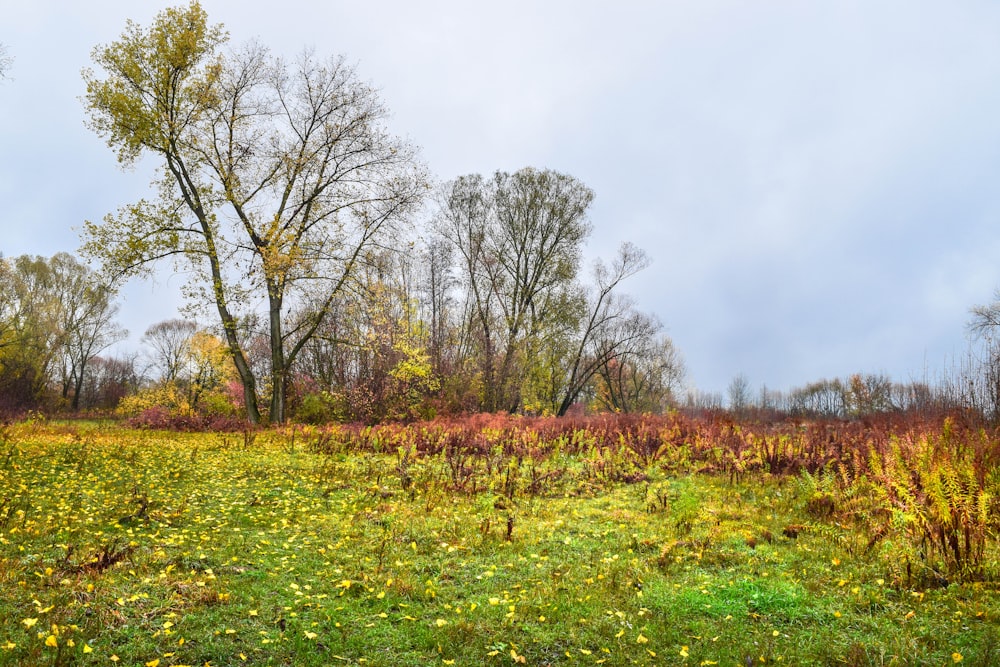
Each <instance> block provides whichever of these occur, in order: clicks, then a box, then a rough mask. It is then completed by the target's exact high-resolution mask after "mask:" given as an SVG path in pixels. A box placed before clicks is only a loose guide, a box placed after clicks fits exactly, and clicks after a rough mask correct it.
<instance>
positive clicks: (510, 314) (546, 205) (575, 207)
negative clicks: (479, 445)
mask: <svg viewBox="0 0 1000 667" xmlns="http://www.w3.org/2000/svg"><path fill="white" fill-rule="evenodd" d="M593 198H594V193H593V191H591V190H590V189H589V188H588V187H587V186H585V185H584V184H583V183H581V182H580V181H578V180H576V179H575V178H573V177H572V176H568V175H566V174H561V173H558V172H554V171H550V170H536V169H530V168H528V169H522V170H520V171H517V172H515V173H513V174H511V173H507V172H502V171H498V172H496V173H495V174H494V175H493V177H492V178H491V179H487V178H483V177H482V176H479V175H478V174H474V175H470V176H463V177H461V178H458V179H456V180H455V181H452V182H451V183H448V184H447V185H445V186H444V188H443V189H442V192H441V197H440V210H439V214H438V226H439V227H438V228H439V230H440V232H441V234H442V236H443V237H444V238H446V239H448V240H449V241H450V242H451V243H452V244H453V246H454V249H455V254H456V257H457V261H458V265H459V274H460V275H461V277H462V282H463V285H464V288H465V290H466V295H467V297H466V298H467V306H466V308H467V310H466V312H467V325H466V331H467V335H468V336H469V337H470V338H471V339H472V340H473V341H474V342H475V347H476V356H477V357H478V362H479V370H480V374H481V377H482V383H483V401H482V407H483V408H484V409H485V410H487V411H491V412H492V411H496V410H509V411H514V410H517V409H519V408H520V407H521V402H522V398H523V397H522V383H523V380H524V378H525V375H526V371H527V363H528V358H529V357H530V356H531V353H532V351H533V350H535V349H537V348H536V345H537V344H538V343H539V341H540V339H542V338H543V337H544V336H545V335H546V334H549V333H552V332H553V331H554V330H558V329H559V328H564V327H565V320H566V319H567V318H568V317H569V318H571V317H574V316H575V315H576V314H578V313H577V312H576V311H578V306H579V301H580V300H579V294H577V289H576V285H575V279H576V275H577V273H578V271H579V267H580V254H581V251H582V248H583V243H584V241H585V240H586V238H587V236H588V234H589V233H590V223H589V222H588V221H587V209H588V207H589V206H590V202H591V201H592V200H593Z"/></svg>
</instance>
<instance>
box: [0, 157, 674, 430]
mask: <svg viewBox="0 0 1000 667" xmlns="http://www.w3.org/2000/svg"><path fill="white" fill-rule="evenodd" d="M592 198H593V193H592V192H591V191H590V190H589V189H588V188H586V186H584V185H583V184H582V183H580V182H579V181H577V180H576V179H574V178H572V177H570V176H567V175H564V174H559V173H556V172H552V171H540V170H534V169H524V170H521V171H518V172H515V173H505V172H497V173H496V174H494V175H492V176H490V177H483V176H479V175H472V176H466V177H462V178H459V179H456V180H455V181H453V182H450V183H446V184H444V185H442V186H440V188H439V190H438V196H437V206H436V208H435V209H434V212H433V213H432V214H431V216H430V221H429V222H428V223H427V224H425V225H423V226H422V227H421V228H420V229H419V230H414V229H413V228H411V234H410V235H409V236H408V237H400V238H397V239H396V243H395V244H394V245H392V246H390V245H389V244H388V243H382V244H381V245H380V246H379V247H369V248H366V249H365V251H364V252H363V253H361V254H360V255H359V257H358V258H357V260H356V265H355V268H354V269H353V270H352V271H351V272H350V273H349V274H347V275H346V276H344V279H343V284H342V285H341V287H340V289H339V290H338V291H337V292H336V293H335V294H334V295H333V296H332V298H331V297H330V296H329V295H324V297H323V298H325V299H326V300H327V303H325V304H323V306H322V309H323V310H324V311H326V312H328V313H329V314H328V315H327V316H326V317H324V318H323V319H322V321H320V322H318V323H316V324H315V325H314V331H313V332H312V334H311V335H310V336H308V337H307V338H304V339H303V341H304V342H303V344H302V345H301V347H300V349H298V350H297V354H296V356H295V360H294V363H292V364H289V365H288V368H287V369H286V373H285V374H284V376H283V377H284V378H285V386H284V387H283V391H284V393H285V394H286V397H285V399H284V401H285V408H286V410H287V412H286V415H285V416H286V417H288V418H292V419H297V420H301V421H309V422H326V421H361V422H367V423H374V422H378V421H383V420H412V419H420V418H429V417H433V416H436V415H446V414H466V413H473V412H498V411H503V412H510V413H523V414H551V415H561V414H565V413H566V412H568V411H569V410H571V409H574V408H576V409H577V410H583V409H586V410H611V411H618V412H657V413H659V412H663V411H665V410H666V409H667V408H668V406H670V405H673V404H675V403H676V399H677V397H678V396H679V394H680V389H681V386H682V382H683V376H684V369H683V364H682V361H681V359H680V356H679V354H678V352H677V350H676V349H675V348H674V346H673V343H672V342H671V340H670V339H669V337H667V336H666V335H664V333H663V331H662V325H661V324H660V322H659V321H658V320H657V319H656V318H655V317H654V316H652V315H649V314H646V313H643V312H641V311H640V310H638V309H637V308H636V307H635V304H634V302H633V301H632V299H630V298H629V297H628V296H627V295H626V294H624V293H622V292H621V289H620V286H621V283H622V282H623V281H624V280H625V279H627V278H628V277H630V276H632V275H633V274H635V273H637V272H638V271H640V270H642V269H643V268H645V267H646V266H647V265H648V263H649V259H648V257H647V256H646V254H645V253H644V252H643V251H641V250H640V249H638V248H637V247H635V246H633V245H631V244H627V243H626V244H623V245H622V246H621V247H620V248H619V250H618V252H617V254H616V255H615V256H614V258H613V259H612V260H610V261H608V262H605V261H596V262H595V263H594V264H593V265H592V266H591V267H590V270H589V271H586V270H584V262H583V254H582V253H583V248H584V244H585V242H586V240H587V238H588V236H589V234H590V232H591V225H590V223H589V222H588V220H587V209H588V207H589V204H590V202H591V200H592ZM0 261H2V271H3V280H4V281H5V285H8V286H9V287H8V288H6V289H4V293H5V294H6V295H10V296H5V297H3V301H2V306H0V320H2V322H0V326H2V327H3V339H2V340H3V347H2V348H0V378H2V380H0V383H2V387H0V391H2V396H3V398H2V400H3V403H2V405H3V406H4V407H5V409H7V410H12V409H27V408H45V409H67V410H76V409H81V408H86V409H106V410H110V409H115V408H118V409H119V411H120V412H122V413H123V414H125V415H127V416H131V417H133V418H142V419H146V420H148V421H151V422H162V421H163V420H164V419H173V418H181V417H191V416H194V415H202V416H218V417H233V416H237V415H241V414H243V415H245V403H244V397H243V393H242V392H243V388H242V383H241V382H240V380H239V376H238V373H237V370H236V368H235V367H234V364H233V355H232V350H231V349H230V348H229V346H228V345H227V343H226V336H225V333H224V332H223V331H220V330H219V327H217V326H211V325H207V326H205V325H200V324H198V323H196V322H194V321H190V320H183V319H168V320H164V321H162V322H159V323H156V324H154V325H153V326H151V327H150V328H149V329H148V330H147V331H146V332H145V334H144V336H143V337H142V350H141V353H139V354H133V355H131V356H126V357H117V358H108V357H101V356H99V355H100V353H101V352H102V351H103V350H105V349H107V348H108V347H109V346H110V345H111V344H113V343H115V342H117V341H119V340H121V339H122V338H123V337H124V335H125V332H124V331H123V330H122V329H121V328H120V327H118V326H117V325H116V324H115V322H114V316H115V314H116V313H117V310H118V306H117V305H116V303H115V302H114V292H113V290H112V289H111V288H110V287H106V286H101V285H102V283H101V280H100V276H99V275H98V274H96V273H94V272H93V271H91V270H90V269H89V268H87V267H86V266H85V265H83V264H81V263H79V262H78V261H77V260H75V259H74V258H72V257H71V256H70V255H67V254H60V255H57V256H55V257H53V258H51V259H45V258H40V257H27V256H26V257H18V258H16V259H13V260H0ZM317 310H318V308H317V307H316V306H315V304H314V303H311V302H309V301H306V302H304V303H303V304H302V306H301V308H300V310H299V311H298V312H296V311H295V310H292V311H291V312H290V314H289V316H288V317H287V320H288V322H289V323H290V326H289V329H290V330H291V331H295V330H297V329H301V328H304V327H308V326H312V325H313V324H312V323H311V322H310V317H312V316H314V313H316V312H317ZM236 324H237V330H236V331H235V332H234V333H235V336H236V337H237V339H238V340H239V341H240V346H241V350H242V351H243V356H244V359H245V360H246V362H247V365H248V367H249V369H250V372H251V373H252V374H253V376H254V377H255V379H256V380H257V382H256V385H255V391H256V392H257V396H256V398H257V402H258V403H259V404H261V405H270V404H271V398H272V396H271V394H272V392H273V385H272V384H271V383H270V382H269V381H270V380H271V378H273V377H274V373H273V370H274V369H273V367H272V350H271V345H270V340H271V339H270V329H269V320H268V318H267V316H266V313H253V312H250V313H248V314H247V315H245V316H243V317H241V318H239V319H238V321H237V323H236ZM122 399H124V401H122ZM120 401H121V404H120V405H119V402H120ZM144 413H146V414H145V417H142V415H143V414H144ZM265 416H266V415H265Z"/></svg>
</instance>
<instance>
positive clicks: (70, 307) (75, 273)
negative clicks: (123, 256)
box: [49, 253, 128, 410]
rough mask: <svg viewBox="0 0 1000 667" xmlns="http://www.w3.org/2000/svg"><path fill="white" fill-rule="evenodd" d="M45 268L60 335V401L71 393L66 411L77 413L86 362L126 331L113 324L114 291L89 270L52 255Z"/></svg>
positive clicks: (64, 256)
mask: <svg viewBox="0 0 1000 667" xmlns="http://www.w3.org/2000/svg"><path fill="white" fill-rule="evenodd" d="M49 264H50V266H51V269H52V275H53V285H52V289H53V295H52V298H53V299H55V301H56V303H57V304H58V306H57V312H58V320H59V329H60V332H61V336H60V341H61V344H62V345H61V347H62V362H63V366H62V397H63V399H67V398H69V397H70V393H72V398H69V400H70V407H71V408H73V409H74V410H78V409H79V408H80V397H81V394H82V392H83V387H84V379H85V376H86V373H87V367H88V366H89V364H90V362H91V361H92V360H93V359H94V357H96V356H97V355H98V354H100V353H101V352H103V351H104V350H106V349H107V348H109V347H111V346H112V345H114V344H115V343H117V342H119V341H121V340H123V339H124V338H125V337H126V336H127V335H128V331H126V330H125V329H123V328H121V327H120V326H118V323H117V321H116V320H115V317H116V316H117V315H118V309H119V306H118V304H117V303H116V302H115V300H114V296H115V293H114V290H113V289H112V288H111V287H109V286H107V285H105V284H103V283H102V282H101V280H100V277H99V276H98V275H96V274H95V273H94V272H93V271H91V270H90V268H88V267H87V266H86V265H84V264H81V263H80V262H79V261H77V259H76V258H75V257H73V256H72V255H69V254H68V253H59V254H57V255H54V256H53V257H52V259H51V260H49Z"/></svg>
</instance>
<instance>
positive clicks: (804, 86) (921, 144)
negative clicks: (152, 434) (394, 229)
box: [0, 0, 1000, 393]
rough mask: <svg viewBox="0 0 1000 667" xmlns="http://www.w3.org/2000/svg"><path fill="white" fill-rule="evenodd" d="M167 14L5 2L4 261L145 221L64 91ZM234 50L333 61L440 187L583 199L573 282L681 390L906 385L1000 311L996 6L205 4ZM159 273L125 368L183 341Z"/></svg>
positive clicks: (132, 324) (650, 0)
mask: <svg viewBox="0 0 1000 667" xmlns="http://www.w3.org/2000/svg"><path fill="white" fill-rule="evenodd" d="M171 4H173V3H169V2H150V1H148V0H142V1H137V0H127V1H126V0H88V2H86V3H77V2H65V1H64V0H33V1H32V2H31V3H27V2H15V1H14V0H0V43H2V44H4V45H5V46H6V50H7V54H8V55H9V56H11V57H12V58H13V59H14V60H13V63H12V66H11V68H10V71H9V72H8V77H7V79H6V80H4V81H2V82H0V232H2V233H0V252H3V254H4V255H5V256H7V257H14V256H17V255H21V254H33V255H46V256H48V255H52V254H54V253H56V252H60V251H67V252H75V251H76V250H77V248H78V247H79V244H80V240H79V236H78V233H77V230H78V229H79V228H80V227H81V225H82V224H83V221H85V220H94V221H96V220H99V219H101V218H102V217H103V216H104V215H105V214H107V213H110V212H113V211H115V210H116V209H117V208H118V207H119V206H121V205H123V204H126V203H129V202H132V201H135V200H137V199H139V198H140V197H143V196H148V194H149V190H148V182H149V178H150V174H151V170H152V168H153V166H154V163H152V162H146V163H144V164H143V165H142V166H140V167H139V168H138V169H136V170H134V171H122V170H121V169H120V168H119V166H118V165H117V163H116V160H115V157H114V155H113V153H112V151H111V150H110V149H109V148H108V147H107V146H106V145H105V143H104V141H103V140H102V139H101V138H100V137H98V136H97V135H95V134H93V133H92V132H91V131H90V130H88V129H87V128H86V127H85V125H84V111H83V105H82V103H81V101H80V98H81V96H82V94H83V92H84V85H83V80H82V78H81V74H80V72H81V70H82V69H83V68H85V67H88V66H89V65H90V64H91V59H90V53H91V51H92V49H93V48H94V47H95V46H96V45H98V44H107V43H109V42H111V41H113V40H115V39H116V38H117V37H118V36H119V35H120V34H121V32H122V30H123V29H124V27H125V22H126V20H127V19H132V20H133V21H135V22H138V23H140V24H148V23H149V22H150V20H151V19H152V18H153V16H154V15H155V14H156V13H157V12H159V11H161V10H162V9H164V8H165V7H167V6H170V5H171ZM202 6H203V7H204V8H205V10H206V11H207V12H208V16H209V19H210V21H211V22H213V23H222V24H224V25H225V26H226V28H227V29H228V31H229V33H230V37H231V43H232V44H234V45H239V44H242V43H244V42H246V41H247V40H251V39H256V40H258V41H259V42H261V43H262V44H264V45H266V46H267V47H269V48H270V49H271V50H272V52H274V53H277V54H281V55H286V56H288V57H289V58H293V57H294V56H296V55H298V54H299V53H301V52H302V50H303V49H304V48H314V49H315V51H316V52H317V54H319V55H324V56H325V55H337V54H343V55H344V56H345V57H346V58H347V60H348V61H349V62H353V63H355V64H356V67H357V71H358V74H359V76H360V77H361V78H362V79H363V80H366V81H369V82H371V83H373V84H374V85H375V86H376V87H377V88H378V89H379V90H380V91H381V97H382V100H383V102H384V103H385V105H386V106H387V107H388V109H389V110H390V112H391V117H390V120H389V126H390V129H391V130H393V131H394V132H395V133H397V134H399V135H402V136H405V137H407V138H408V139H409V140H410V141H411V142H413V143H414V144H416V145H417V146H419V147H420V151H421V157H422V159H423V160H424V162H425V163H426V164H427V166H428V168H429V169H430V171H431V173H432V174H433V175H434V177H435V178H436V179H439V180H441V181H445V180H449V179H452V178H455V177H457V176H460V175H463V174H470V173H481V174H490V173H492V172H494V171H496V170H504V171H514V170H517V169H520V168H522V167H527V166H531V167H536V168H539V169H545V168H547V169H554V170H557V171H560V172H563V173H567V174H570V175H572V176H574V177H576V178H577V179H579V180H581V181H582V182H583V183H585V184H586V185H588V186H589V187H590V188H592V189H593V190H594V191H595V193H596V199H595V201H594V204H593V206H592V208H591V211H590V221H591V222H592V224H593V227H594V231H593V234H592V236H591V238H590V240H589V244H588V247H587V251H586V253H587V257H588V258H590V259H593V258H597V257H604V258H607V259H610V258H611V257H612V256H613V255H614V253H615V251H616V249H617V247H618V245H619V244H620V243H621V242H623V241H631V242H633V243H635V244H636V245H638V246H640V247H642V248H643V249H645V250H646V251H647V253H648V254H649V255H650V256H651V258H652V260H653V263H652V265H651V266H650V267H649V268H648V269H646V270H645V271H643V272H642V273H640V274H638V275H637V276H635V277H633V278H632V279H630V281H629V282H628V283H626V284H625V285H624V289H625V291H627V292H629V293H630V294H632V295H633V296H634V297H635V299H636V301H637V303H638V306H639V307H640V308H641V309H642V310H644V311H647V312H651V313H654V314H655V315H656V316H657V317H658V318H659V319H660V320H661V321H662V322H663V324H664V327H665V331H666V333H667V334H668V335H669V336H670V337H671V338H672V339H673V341H674V344H675V346H676V347H677V348H678V350H679V351H680V353H681V355H682V356H683V358H684V360H685V363H686V365H687V368H688V380H689V382H690V384H691V385H692V386H694V387H697V388H698V389H699V390H702V391H710V392H719V393H724V392H725V390H726V387H727V385H728V384H729V382H730V381H731V380H732V378H733V377H734V376H736V375H737V374H743V375H745V376H746V378H747V379H748V380H749V381H750V383H751V386H753V387H760V386H762V385H766V386H767V387H768V388H770V389H781V390H788V389H790V388H793V387H798V386H803V385H805V384H807V383H809V382H812V381H815V380H819V379H822V378H830V379H832V378H838V377H846V376H847V375H849V374H851V373H855V372H866V373H885V374H888V375H890V376H891V377H892V378H893V379H895V380H897V381H903V382H906V381H911V380H922V379H925V378H930V377H933V376H935V375H936V374H937V373H938V372H940V371H941V370H943V369H946V368H947V367H949V366H950V365H952V364H954V363H955V360H956V359H958V358H960V357H962V356H963V355H964V354H965V353H966V351H967V349H968V346H969V344H970V340H969V335H968V333H967V323H968V320H969V309H970V308H971V307H972V306H974V305H976V304H983V303H987V302H989V301H990V300H991V299H992V297H993V292H994V290H995V289H996V288H997V287H1000V189H998V187H997V186H998V185H1000V40H998V39H997V38H996V36H997V35H998V34H1000V4H997V3H995V2H989V1H981V2H978V1H972V0H970V1H965V0H956V1H955V2H950V3H941V2H929V1H924V0H879V1H877V2H871V0H829V1H827V0H815V1H812V2H801V0H788V1H785V0H769V1H768V2H766V3H747V2H744V1H742V0H732V1H730V0H663V1H659V0H646V1H640V0H618V1H616V2H614V3H611V2H596V1H589V0H572V1H571V0H546V1H545V2H537V1H534V0H507V1H506V2H503V3H497V2H490V3H486V2H476V1H470V0H428V1H422V2H412V1H411V0H382V1H380V0H368V1H365V2H358V1H357V0H354V1H352V2H346V1H342V0H323V1H320V0H312V1H311V2H310V1H306V0H283V2H281V3H272V2H262V1H260V0H239V1H236V0H202ZM167 268H168V267H164V269H165V270H164V271H161V272H160V273H159V274H158V276H157V277H156V279H155V280H152V281H133V282H132V283H130V284H129V285H128V287H127V288H126V289H125V291H124V292H123V294H122V311H121V321H122V324H123V325H124V326H126V327H128V328H129V329H130V330H131V331H132V332H133V335H132V337H131V339H130V341H129V342H127V343H125V345H126V346H128V345H132V346H136V345H137V342H136V341H137V340H138V337H139V336H141V334H142V332H143V331H144V330H145V329H146V327H148V326H149V325H151V324H153V323H155V322H158V321H161V320H165V319H169V318H172V317H175V316H177V314H178V313H177V306H178V305H179V304H180V302H181V301H180V297H179V296H178V291H179V288H180V286H181V283H182V281H181V279H180V278H179V277H177V276H172V275H170V273H169V271H168V270H167Z"/></svg>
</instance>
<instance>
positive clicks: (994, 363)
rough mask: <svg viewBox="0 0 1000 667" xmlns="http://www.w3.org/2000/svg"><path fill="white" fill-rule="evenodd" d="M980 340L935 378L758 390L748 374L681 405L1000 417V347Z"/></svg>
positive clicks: (761, 412)
mask: <svg viewBox="0 0 1000 667" xmlns="http://www.w3.org/2000/svg"><path fill="white" fill-rule="evenodd" d="M975 325H976V322H975V321H974V322H973V326H975ZM978 343H979V344H978V345H974V346H973V347H972V348H970V350H969V352H968V353H967V355H966V356H965V358H964V359H962V360H961V361H960V363H957V364H955V365H954V366H952V367H951V368H949V369H946V370H945V371H943V372H941V373H940V374H939V375H938V376H937V377H935V378H934V379H933V381H930V380H922V381H910V382H897V381H894V380H893V379H892V378H891V377H890V376H888V375H886V374H884V373H855V374H853V375H850V376H848V377H846V378H834V379H832V380H831V379H821V380H817V381H814V382H810V383H808V384H806V385H804V386H801V387H795V388H792V389H790V390H788V391H780V390H773V389H769V388H768V387H767V386H762V387H760V389H759V390H757V391H754V390H753V389H752V388H751V386H750V382H749V380H748V379H747V378H746V376H745V375H743V374H739V375H737V376H736V377H734V378H733V380H732V381H731V382H730V383H729V386H728V387H727V389H726V393H725V394H722V393H714V392H700V391H698V390H696V389H690V390H688V391H687V392H686V394H685V396H684V397H683V398H682V399H681V400H680V401H679V405H680V406H681V407H682V408H683V409H686V410H689V411H702V412H705V411H708V412H722V411H725V412H729V413H731V414H733V415H734V416H736V417H740V418H754V419H757V420H760V421H773V420H776V419H783V418H787V417H793V418H794V417H807V418H820V419H824V418H826V419H840V420H853V419H867V418H869V417H873V416H876V415H891V414H910V415H921V416H925V417H930V416H939V415H942V414H947V413H954V412H956V411H962V412H965V413H967V414H969V415H975V416H976V417H977V418H981V419H985V420H987V421H993V422H995V421H997V419H998V418H1000V348H998V346H997V345H996V344H995V343H994V342H993V341H992V340H991V339H988V338H987V339H983V340H980V341H978Z"/></svg>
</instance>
